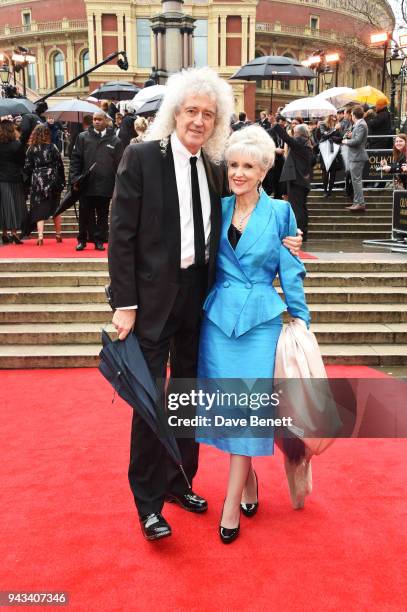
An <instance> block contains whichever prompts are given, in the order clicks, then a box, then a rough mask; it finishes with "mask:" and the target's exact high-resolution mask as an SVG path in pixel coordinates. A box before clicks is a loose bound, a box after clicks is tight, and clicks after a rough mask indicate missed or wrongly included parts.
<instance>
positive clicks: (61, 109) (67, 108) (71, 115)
mask: <svg viewBox="0 0 407 612" xmlns="http://www.w3.org/2000/svg"><path fill="white" fill-rule="evenodd" d="M96 111H100V108H99V107H98V106H96V104H91V103H90V102H86V100H63V101H62V102H57V104H54V105H53V106H51V107H50V108H49V109H48V110H47V111H45V115H46V117H49V118H52V119H55V121H74V122H75V121H76V122H78V123H80V122H81V121H82V119H83V117H84V116H85V115H93V113H94V112H96ZM100 112H103V111H100Z"/></svg>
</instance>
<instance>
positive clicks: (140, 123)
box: [130, 117, 148, 144]
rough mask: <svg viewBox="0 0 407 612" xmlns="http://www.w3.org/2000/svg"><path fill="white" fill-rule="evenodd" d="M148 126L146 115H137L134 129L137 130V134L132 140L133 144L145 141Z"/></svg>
mask: <svg viewBox="0 0 407 612" xmlns="http://www.w3.org/2000/svg"><path fill="white" fill-rule="evenodd" d="M147 128H148V121H147V119H145V118H144V117H137V119H136V120H135V121H134V131H135V132H136V134H137V136H135V137H134V138H132V139H131V140H130V142H131V144H137V143H138V142H143V140H144V138H145V135H146V131H147Z"/></svg>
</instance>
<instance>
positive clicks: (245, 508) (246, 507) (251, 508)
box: [240, 470, 259, 518]
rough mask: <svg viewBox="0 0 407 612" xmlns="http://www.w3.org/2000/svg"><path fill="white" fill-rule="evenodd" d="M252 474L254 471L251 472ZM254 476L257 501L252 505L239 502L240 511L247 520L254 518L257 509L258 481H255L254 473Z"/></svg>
mask: <svg viewBox="0 0 407 612" xmlns="http://www.w3.org/2000/svg"><path fill="white" fill-rule="evenodd" d="M253 472H254V470H253ZM254 475H255V477H256V497H257V501H256V502H254V503H253V504H246V503H245V502H241V504H240V509H241V511H242V512H243V514H244V515H245V516H247V517H248V518H251V517H252V516H254V515H255V514H256V512H257V510H258V508H259V481H258V479H257V474H256V472H254Z"/></svg>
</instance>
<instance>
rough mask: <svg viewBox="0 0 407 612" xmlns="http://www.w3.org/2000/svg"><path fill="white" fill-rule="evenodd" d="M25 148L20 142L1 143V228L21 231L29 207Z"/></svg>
mask: <svg viewBox="0 0 407 612" xmlns="http://www.w3.org/2000/svg"><path fill="white" fill-rule="evenodd" d="M24 159H25V147H24V145H23V144H22V143H21V142H20V141H19V140H14V141H13V142H8V143H0V228H1V229H2V230H3V231H5V230H15V229H21V228H22V226H23V225H24V224H25V223H26V219H27V206H26V203H25V194H24V185H23V167H24Z"/></svg>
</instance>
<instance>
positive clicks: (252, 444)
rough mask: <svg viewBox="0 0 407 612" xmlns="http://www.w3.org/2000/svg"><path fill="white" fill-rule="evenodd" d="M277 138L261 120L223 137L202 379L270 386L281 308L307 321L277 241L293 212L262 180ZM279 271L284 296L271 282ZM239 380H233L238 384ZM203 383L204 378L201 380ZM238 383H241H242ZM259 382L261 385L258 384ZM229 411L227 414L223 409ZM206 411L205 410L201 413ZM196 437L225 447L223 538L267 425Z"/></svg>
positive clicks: (242, 500)
mask: <svg viewBox="0 0 407 612" xmlns="http://www.w3.org/2000/svg"><path fill="white" fill-rule="evenodd" d="M274 155H275V145H274V142H273V140H272V139H271V138H270V137H269V135H268V134H267V132H265V130H263V129H262V128H261V127H260V126H254V125H252V126H249V127H246V128H243V129H242V130H239V131H237V132H234V133H233V134H232V136H231V137H230V138H229V140H228V142H227V144H226V151H225V159H226V162H227V168H228V180H229V188H230V190H231V191H232V193H233V195H231V196H229V197H226V198H223V199H222V226H221V234H220V242H219V250H218V255H217V262H216V280H215V284H214V285H213V287H212V288H211V290H210V292H209V295H208V297H207V299H206V301H205V304H204V307H203V310H204V319H203V322H202V327H201V337H200V348H199V359H198V376H199V378H200V379H201V380H202V381H205V380H207V381H210V379H216V380H219V379H221V380H222V384H223V385H224V386H225V388H226V387H228V383H227V381H226V379H234V380H233V381H232V382H231V383H230V386H231V389H229V388H228V389H227V391H230V390H232V391H233V390H235V387H236V384H238V383H236V379H238V382H239V381H240V382H242V381H245V384H248V385H249V386H250V383H247V381H248V380H256V381H259V379H261V381H260V382H261V384H262V390H263V391H268V392H269V393H272V391H271V389H272V379H273V374H274V359H275V353H276V347H277V341H278V338H279V336H280V332H281V329H282V322H281V314H282V313H283V312H284V311H285V310H288V311H289V313H290V314H291V316H293V317H296V318H299V319H301V320H302V322H303V325H306V326H308V325H309V322H310V315H309V310H308V307H307V305H306V302H305V296H304V289H303V278H304V276H305V269H304V266H303V264H302V263H301V261H300V260H299V259H298V258H297V257H294V256H293V255H292V254H291V253H290V251H289V250H288V249H287V248H286V247H285V246H284V245H283V244H282V241H283V240H284V239H285V238H286V237H287V236H290V235H291V236H293V235H295V233H296V230H297V226H296V222H295V217H294V213H293V211H292V210H291V206H290V205H289V204H288V202H285V201H283V200H273V199H271V198H270V197H269V196H268V195H267V194H266V193H265V192H264V191H263V190H262V189H261V183H262V181H263V179H264V176H265V174H266V172H267V170H268V169H269V168H270V167H271V166H272V165H273V163H274ZM277 273H278V275H279V279H280V283H281V286H282V289H283V291H284V295H285V300H286V302H285V303H284V302H283V300H282V299H281V298H280V296H279V295H278V293H277V291H276V289H275V288H274V287H273V281H274V279H275V277H276V276H277ZM240 382H239V384H240ZM203 384H205V382H203ZM242 384H243V383H242ZM264 384H265V385H266V388H264ZM216 410H218V411H219V415H220V416H222V415H223V416H226V417H227V416H231V414H230V413H231V412H232V413H233V416H236V414H238V413H240V411H241V407H240V405H239V406H238V405H234V406H227V407H224V406H217V407H216ZM228 413H229V414H228ZM207 414H209V413H207ZM202 431H203V430H202V429H201V432H200V435H199V441H200V442H202V443H205V444H210V445H213V446H215V447H217V448H219V449H221V450H223V451H225V452H227V453H229V454H230V470H229V479H228V485H227V491H226V497H225V502H224V505H223V510H222V516H221V521H220V525H219V535H220V538H221V540H222V542H224V543H225V544H227V543H230V542H233V540H235V539H236V537H237V536H238V534H239V528H240V527H239V526H240V512H242V513H243V514H244V515H245V516H247V517H252V516H254V515H255V514H256V512H257V508H258V504H259V499H258V482H257V476H256V473H255V471H254V469H253V466H252V458H253V457H256V456H264V455H272V454H273V446H274V444H273V430H272V429H269V431H268V434H269V435H268V437H257V436H256V433H255V431H254V430H253V429H252V430H250V427H245V428H244V431H243V432H242V435H240V432H239V437H237V436H236V435H234V434H233V435H227V431H226V430H225V429H223V430H220V429H218V428H216V435H214V436H213V437H212V435H211V434H212V430H211V429H210V430H209V431H208V430H205V431H204V433H205V435H202Z"/></svg>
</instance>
